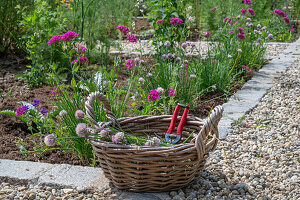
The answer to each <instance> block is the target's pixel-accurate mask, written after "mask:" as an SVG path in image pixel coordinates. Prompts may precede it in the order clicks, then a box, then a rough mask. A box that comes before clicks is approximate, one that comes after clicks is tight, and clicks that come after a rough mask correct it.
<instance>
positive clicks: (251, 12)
mask: <svg viewBox="0 0 300 200" xmlns="http://www.w3.org/2000/svg"><path fill="white" fill-rule="evenodd" d="M248 11H249V13H250V14H251V15H252V16H255V15H256V14H255V12H254V10H253V9H252V8H248Z"/></svg>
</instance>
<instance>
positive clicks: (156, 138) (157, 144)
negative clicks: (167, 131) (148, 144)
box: [152, 137, 160, 147]
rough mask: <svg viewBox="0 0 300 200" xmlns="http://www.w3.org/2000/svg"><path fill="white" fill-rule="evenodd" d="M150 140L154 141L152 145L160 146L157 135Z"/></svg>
mask: <svg viewBox="0 0 300 200" xmlns="http://www.w3.org/2000/svg"><path fill="white" fill-rule="evenodd" d="M152 141H153V143H154V146H158V147H159V146H160V139H159V138H158V137H153V138H152Z"/></svg>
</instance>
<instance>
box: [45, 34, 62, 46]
mask: <svg viewBox="0 0 300 200" xmlns="http://www.w3.org/2000/svg"><path fill="white" fill-rule="evenodd" d="M61 40H62V38H61V36H60V35H55V36H53V37H52V38H51V39H50V40H49V41H48V45H51V44H54V45H55V44H58V43H59V42H60V41H61Z"/></svg>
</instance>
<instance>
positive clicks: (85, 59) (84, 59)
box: [79, 57, 89, 64]
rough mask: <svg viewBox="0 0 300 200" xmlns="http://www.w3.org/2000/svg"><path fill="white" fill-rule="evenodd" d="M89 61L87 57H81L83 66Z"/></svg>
mask: <svg viewBox="0 0 300 200" xmlns="http://www.w3.org/2000/svg"><path fill="white" fill-rule="evenodd" d="M87 61H89V60H88V59H87V58H85V57H79V62H80V63H81V64H84V63H86V62H87Z"/></svg>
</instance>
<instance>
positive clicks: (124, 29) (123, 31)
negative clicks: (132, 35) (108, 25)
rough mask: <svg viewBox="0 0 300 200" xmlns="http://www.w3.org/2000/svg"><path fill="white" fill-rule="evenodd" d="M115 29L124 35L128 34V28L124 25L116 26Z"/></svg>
mask: <svg viewBox="0 0 300 200" xmlns="http://www.w3.org/2000/svg"><path fill="white" fill-rule="evenodd" d="M117 29H119V30H120V31H121V32H122V33H123V34H124V35H126V34H127V33H129V32H130V30H129V28H128V27H127V26H124V25H121V26H118V27H117Z"/></svg>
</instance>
